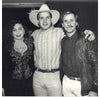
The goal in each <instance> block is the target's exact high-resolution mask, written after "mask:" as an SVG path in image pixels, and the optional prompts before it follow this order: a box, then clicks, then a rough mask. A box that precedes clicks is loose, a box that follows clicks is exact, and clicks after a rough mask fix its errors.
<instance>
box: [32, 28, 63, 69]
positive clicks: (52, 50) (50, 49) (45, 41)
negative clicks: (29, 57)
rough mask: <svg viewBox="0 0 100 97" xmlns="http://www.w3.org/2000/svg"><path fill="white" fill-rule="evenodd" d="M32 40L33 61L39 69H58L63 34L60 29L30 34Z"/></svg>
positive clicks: (39, 30)
mask: <svg viewBox="0 0 100 97" xmlns="http://www.w3.org/2000/svg"><path fill="white" fill-rule="evenodd" d="M32 36H33V38H34V46H35V51H34V61H35V66H36V67H37V68H39V69H49V70H51V69H56V68H59V58H60V54H61V40H62V38H63V37H64V32H63V30H62V29H61V28H55V27H51V28H49V29H48V30H42V29H38V30H36V31H34V32H33V33H32Z"/></svg>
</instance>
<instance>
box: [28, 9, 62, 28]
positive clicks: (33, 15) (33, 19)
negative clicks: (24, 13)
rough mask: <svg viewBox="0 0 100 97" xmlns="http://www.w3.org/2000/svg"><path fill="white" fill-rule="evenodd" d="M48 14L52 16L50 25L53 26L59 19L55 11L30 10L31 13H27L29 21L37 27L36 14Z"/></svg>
mask: <svg viewBox="0 0 100 97" xmlns="http://www.w3.org/2000/svg"><path fill="white" fill-rule="evenodd" d="M46 11H47V12H50V13H51V14H52V24H53V25H55V24H56V23H57V22H58V20H59V18H60V13H59V12H58V11H57V10H43V11H39V10H31V12H30V13H29V20H30V21H31V22H32V23H33V24H34V25H35V26H37V27H39V25H38V20H37V14H38V13H39V12H46Z"/></svg>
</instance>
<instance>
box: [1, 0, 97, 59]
mask: <svg viewBox="0 0 100 97" xmlns="http://www.w3.org/2000/svg"><path fill="white" fill-rule="evenodd" d="M31 1H32V0H31ZM45 3H46V4H48V6H49V7H50V9H53V10H58V11H59V12H60V13H61V14H62V13H63V12H65V11H68V10H72V11H75V12H76V13H77V14H78V16H79V26H80V29H81V31H84V30H85V29H90V30H92V31H93V32H94V33H95V36H96V40H97V44H98V2H97V1H96V2H94V1H93V2H85V1H84V2H79V1H78V2H73V1H72V0H71V1H62V0H61V1H56V0H55V1H46V2H45ZM31 9H39V6H28V7H27V6H26V7H25V6H24V7H21V6H10V7H7V6H2V40H3V41H2V44H3V53H2V55H3V61H6V59H5V56H6V54H4V52H5V49H4V48H5V47H6V45H4V42H8V38H7V37H8V33H9V32H7V31H5V29H6V27H7V26H8V24H9V22H10V21H11V20H14V19H20V20H22V21H23V22H24V23H25V24H26V26H27V27H28V29H29V30H30V31H34V30H36V29H37V27H35V26H34V25H33V24H32V23H31V22H30V21H29V15H28V13H29V12H30V11H31ZM55 26H58V27H59V26H60V27H61V25H60V20H59V21H58V23H57V24H56V25H55ZM97 48H98V46H97Z"/></svg>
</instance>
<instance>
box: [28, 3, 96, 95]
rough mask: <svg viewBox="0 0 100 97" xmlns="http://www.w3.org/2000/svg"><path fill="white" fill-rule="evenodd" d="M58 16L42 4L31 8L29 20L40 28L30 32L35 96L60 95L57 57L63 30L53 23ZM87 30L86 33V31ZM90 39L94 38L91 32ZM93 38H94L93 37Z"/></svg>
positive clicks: (59, 51) (56, 12) (55, 11)
mask: <svg viewBox="0 0 100 97" xmlns="http://www.w3.org/2000/svg"><path fill="white" fill-rule="evenodd" d="M59 18H60V13H59V12H58V11H57V10H50V9H49V8H48V6H47V5H46V4H43V5H42V6H41V7H40V9H39V10H31V12H30V13H29V19H30V21H31V22H32V23H33V24H34V25H35V26H37V27H40V29H38V30H36V31H34V32H33V33H32V37H33V38H34V45H35V51H34V63H35V67H36V68H37V69H36V71H35V73H34V76H33V89H34V93H35V95H36V96H61V95H62V90H61V82H60V76H59V57H60V53H61V44H60V43H61V40H62V38H63V37H64V32H63V30H62V29H61V28H57V27H56V28H55V27H54V25H55V24H56V23H57V21H58V20H59ZM87 32H88V33H87ZM86 33H87V35H86V37H87V36H88V35H89V33H91V36H90V37H89V38H90V40H92V39H93V38H94V36H92V34H93V32H91V31H86ZM93 40H94V39H93Z"/></svg>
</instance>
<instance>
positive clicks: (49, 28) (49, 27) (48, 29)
mask: <svg viewBox="0 0 100 97" xmlns="http://www.w3.org/2000/svg"><path fill="white" fill-rule="evenodd" d="M52 27H53V26H50V27H49V28H48V29H42V28H41V30H42V31H44V32H45V31H48V30H49V29H51V28H52Z"/></svg>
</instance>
